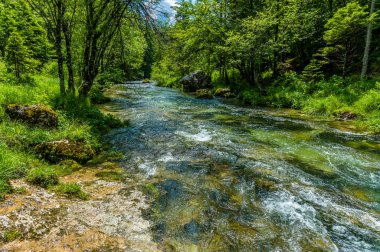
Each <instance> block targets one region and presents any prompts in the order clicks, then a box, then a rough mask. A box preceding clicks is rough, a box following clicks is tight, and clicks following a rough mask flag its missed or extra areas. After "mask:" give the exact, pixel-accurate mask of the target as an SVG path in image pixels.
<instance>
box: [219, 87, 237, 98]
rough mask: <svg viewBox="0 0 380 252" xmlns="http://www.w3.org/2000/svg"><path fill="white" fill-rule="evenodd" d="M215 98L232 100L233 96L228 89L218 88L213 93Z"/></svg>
mask: <svg viewBox="0 0 380 252" xmlns="http://www.w3.org/2000/svg"><path fill="white" fill-rule="evenodd" d="M214 95H215V96H219V97H224V98H234V97H236V96H235V94H234V93H233V92H232V91H231V89H230V88H218V89H217V90H216V91H215V93H214Z"/></svg>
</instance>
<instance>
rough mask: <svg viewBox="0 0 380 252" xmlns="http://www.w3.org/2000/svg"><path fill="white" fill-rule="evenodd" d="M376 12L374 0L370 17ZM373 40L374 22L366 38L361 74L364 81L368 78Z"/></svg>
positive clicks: (368, 29) (369, 26)
mask: <svg viewBox="0 0 380 252" xmlns="http://www.w3.org/2000/svg"><path fill="white" fill-rule="evenodd" d="M374 12H375V0H372V2H371V9H370V15H372V14H373V13H374ZM371 39H372V22H370V23H369V24H368V28H367V37H366V42H365V49H364V56H363V65H362V73H361V79H362V80H364V79H365V78H366V77H367V71H368V62H369V51H370V49H371Z"/></svg>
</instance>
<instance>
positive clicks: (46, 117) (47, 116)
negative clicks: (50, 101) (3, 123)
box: [5, 104, 58, 128]
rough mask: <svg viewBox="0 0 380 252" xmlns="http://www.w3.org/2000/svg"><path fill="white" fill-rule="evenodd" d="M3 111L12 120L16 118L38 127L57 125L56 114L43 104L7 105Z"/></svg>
mask: <svg viewBox="0 0 380 252" xmlns="http://www.w3.org/2000/svg"><path fill="white" fill-rule="evenodd" d="M5 113H7V114H8V116H9V117H10V118H11V119H12V120H18V121H21V122H24V123H27V124H29V125H33V126H39V127H47V128H50V127H57V125H58V116H57V114H56V113H55V112H54V111H53V110H52V109H51V108H49V107H48V106H45V105H29V106H24V105H16V104H11V105H8V106H7V107H6V109H5Z"/></svg>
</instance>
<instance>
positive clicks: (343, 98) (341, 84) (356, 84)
mask: <svg viewBox="0 0 380 252" xmlns="http://www.w3.org/2000/svg"><path fill="white" fill-rule="evenodd" d="M240 98H241V99H242V100H243V101H244V102H246V103H249V104H252V105H257V106H268V107H279V108H294V109H301V110H303V111H304V112H305V113H307V114H310V115H314V116H324V117H331V118H333V116H334V115H336V114H339V112H352V113H354V114H356V115H357V117H358V120H356V121H355V122H353V123H354V124H356V125H357V126H358V128H360V129H362V130H364V131H368V132H369V133H372V134H379V133H380V125H379V122H380V112H379V111H380V82H376V80H368V81H360V80H358V79H355V77H352V78H348V79H346V80H345V81H344V80H343V79H342V78H340V77H332V78H330V79H328V80H322V81H319V82H316V83H310V82H307V81H304V80H302V78H301V77H300V76H298V75H296V74H294V73H293V74H291V73H290V74H288V75H286V76H285V77H283V78H282V79H280V80H278V81H276V82H275V83H274V84H273V85H270V86H269V87H268V88H267V91H266V94H262V93H260V92H258V91H257V90H256V89H254V88H252V87H251V88H245V89H243V90H242V91H241V92H240Z"/></svg>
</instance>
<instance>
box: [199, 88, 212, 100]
mask: <svg viewBox="0 0 380 252" xmlns="http://www.w3.org/2000/svg"><path fill="white" fill-rule="evenodd" d="M195 96H196V97H197V98H200V99H212V98H213V95H212V92H211V90H209V89H199V90H197V91H196V92H195Z"/></svg>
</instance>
